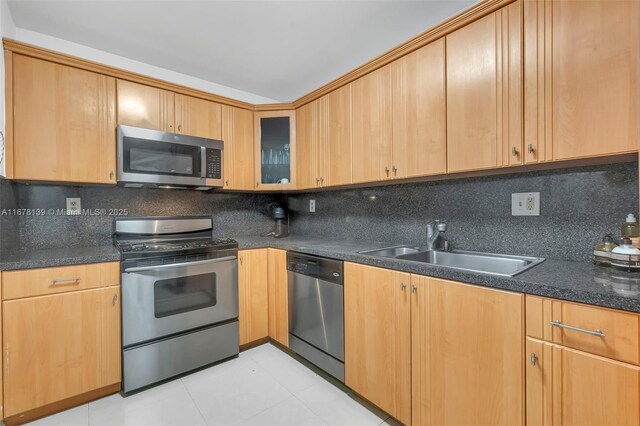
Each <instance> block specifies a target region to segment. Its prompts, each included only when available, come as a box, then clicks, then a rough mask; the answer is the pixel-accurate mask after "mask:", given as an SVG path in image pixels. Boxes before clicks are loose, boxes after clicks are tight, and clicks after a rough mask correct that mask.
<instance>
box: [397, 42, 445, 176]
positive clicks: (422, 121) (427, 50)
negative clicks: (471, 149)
mask: <svg viewBox="0 0 640 426" xmlns="http://www.w3.org/2000/svg"><path fill="white" fill-rule="evenodd" d="M444 55H445V52H444V39H440V40H437V41H435V42H433V43H431V44H429V45H427V46H425V47H423V48H421V49H419V50H417V51H415V52H413V53H410V54H408V55H407V56H404V57H402V58H400V59H398V60H396V61H394V62H393V63H392V67H391V69H392V77H393V167H392V177H411V176H421V175H431V174H437V173H444V172H446V169H447V159H446V124H447V123H446V121H447V120H446V105H445V66H444Z"/></svg>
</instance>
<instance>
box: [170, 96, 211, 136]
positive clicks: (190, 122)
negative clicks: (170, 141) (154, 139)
mask: <svg viewBox="0 0 640 426" xmlns="http://www.w3.org/2000/svg"><path fill="white" fill-rule="evenodd" d="M175 129H176V133H182V134H184V135H190V136H198V137H201V138H208V139H222V105H220V104H219V103H216V102H211V101H207V100H204V99H199V98H194V97H193V96H186V95H181V94H179V93H176V94H175Z"/></svg>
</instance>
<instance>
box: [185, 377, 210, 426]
mask: <svg viewBox="0 0 640 426" xmlns="http://www.w3.org/2000/svg"><path fill="white" fill-rule="evenodd" d="M180 383H181V384H182V386H184V389H185V390H186V391H187V395H188V396H189V399H190V400H191V402H192V403H193V405H194V406H195V407H196V410H198V414H200V418H201V419H202V422H203V423H204V424H205V425H208V424H209V423H208V422H207V419H206V418H205V417H204V414H202V410H200V407H198V403H197V402H196V400H195V399H194V398H193V395H191V391H189V387H188V386H187V384H186V383H185V382H184V378H183V377H180Z"/></svg>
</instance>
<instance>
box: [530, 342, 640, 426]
mask: <svg viewBox="0 0 640 426" xmlns="http://www.w3.org/2000/svg"><path fill="white" fill-rule="evenodd" d="M526 353H527V358H528V360H527V367H526V378H527V425H530V426H536V425H567V426H571V425H576V426H582V425H638V424H640V367H638V366H635V365H630V364H625V363H622V362H619V361H614V360H611V359H607V358H603V357H600V356H597V355H592V354H588V353H586V352H581V351H577V350H574V349H569V348H566V347H563V346H559V345H555V344H552V343H546V342H542V341H540V340H536V339H533V338H527V343H526Z"/></svg>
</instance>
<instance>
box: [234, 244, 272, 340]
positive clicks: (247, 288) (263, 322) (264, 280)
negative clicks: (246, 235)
mask: <svg viewBox="0 0 640 426" xmlns="http://www.w3.org/2000/svg"><path fill="white" fill-rule="evenodd" d="M239 258H240V265H239V268H238V300H239V304H240V306H239V316H238V319H239V322H240V344H241V345H244V344H246V343H251V342H253V341H256V340H259V339H262V338H264V337H268V336H269V313H268V309H269V289H268V265H267V249H258V250H243V251H241V252H240V253H239Z"/></svg>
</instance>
